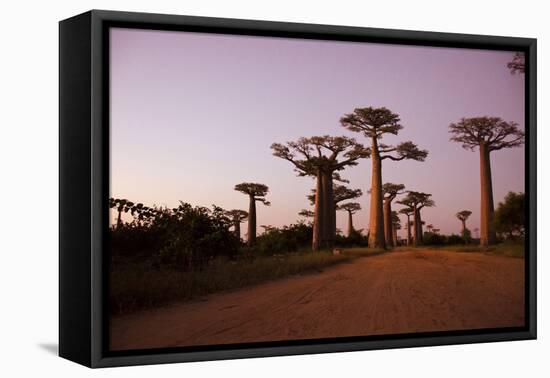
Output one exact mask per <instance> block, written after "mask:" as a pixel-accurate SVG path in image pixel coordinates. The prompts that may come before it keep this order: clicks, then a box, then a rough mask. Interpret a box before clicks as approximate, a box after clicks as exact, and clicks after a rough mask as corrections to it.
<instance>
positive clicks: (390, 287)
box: [111, 250, 524, 350]
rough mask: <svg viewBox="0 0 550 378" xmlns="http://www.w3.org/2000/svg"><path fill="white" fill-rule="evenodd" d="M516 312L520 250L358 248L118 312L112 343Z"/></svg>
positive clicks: (427, 322) (340, 332)
mask: <svg viewBox="0 0 550 378" xmlns="http://www.w3.org/2000/svg"><path fill="white" fill-rule="evenodd" d="M145 284H146V283H145ZM523 322H524V261H523V259H514V258H508V257H498V256H489V255H483V254H479V253H456V252H443V251H435V250H415V251H403V252H389V253H387V254H383V255H379V256H373V257H365V258H358V259H356V260H354V261H352V262H351V263H344V264H342V265H338V266H335V267H331V268H328V269H326V270H325V271H324V272H322V273H315V274H308V275H303V276H295V277H291V278H288V279H284V280H280V281H275V282H270V283H267V284H262V285H259V286H255V287H252V288H248V289H243V290H240V291H237V292H233V293H225V294H216V295H212V296H209V297H207V298H204V299H203V300H201V301H195V302H190V303H184V304H178V305H172V306H169V307H163V308H159V309H156V310H151V311H145V312H140V313H136V314H132V315H126V316H119V317H115V318H113V319H112V320H111V349H112V350H123V349H136V348H137V349H141V348H155V347H172V346H188V345H202V344H225V343H242V342H254V341H276V340H287V339H312V338H327V337H338V336H355V335H376V334H391V333H410V332H419V331H441V330H461V329H475V328H493V327H510V326H522V325H523Z"/></svg>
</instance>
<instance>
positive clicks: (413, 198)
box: [397, 191, 435, 247]
mask: <svg viewBox="0 0 550 378" xmlns="http://www.w3.org/2000/svg"><path fill="white" fill-rule="evenodd" d="M431 196H432V195H431V194H428V193H422V192H414V191H409V192H407V196H406V197H405V198H403V199H402V200H401V201H397V203H399V204H401V205H405V206H407V207H408V208H409V209H410V210H411V211H412V213H413V219H414V221H413V227H414V239H413V245H414V246H415V247H417V246H419V245H421V244H422V217H421V215H420V210H422V209H423V208H425V207H433V206H435V202H434V201H433V200H432V199H431V198H430V197H431Z"/></svg>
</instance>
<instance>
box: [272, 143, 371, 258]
mask: <svg viewBox="0 0 550 378" xmlns="http://www.w3.org/2000/svg"><path fill="white" fill-rule="evenodd" d="M271 149H272V150H273V155H274V156H277V157H279V158H281V159H284V160H287V161H289V162H291V163H292V164H293V165H294V168H295V171H296V172H297V173H298V176H311V177H315V178H316V188H315V190H316V192H315V206H314V218H313V240H312V243H311V244H312V249H313V250H314V251H316V250H318V249H319V248H321V246H323V247H328V248H330V247H332V245H333V243H334V239H335V238H336V226H335V221H336V219H335V217H334V216H333V214H335V204H334V183H333V180H334V178H333V176H334V173H336V172H338V171H341V170H343V169H344V168H345V167H347V166H353V165H357V160H359V159H361V158H368V157H370V150H369V149H367V148H365V147H363V145H361V144H359V143H357V142H356V140H355V139H353V138H348V137H345V136H338V137H333V136H329V135H324V136H314V137H310V138H304V137H302V138H299V139H298V140H297V141H295V142H287V143H286V144H281V143H273V144H272V145H271Z"/></svg>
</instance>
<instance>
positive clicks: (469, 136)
mask: <svg viewBox="0 0 550 378" xmlns="http://www.w3.org/2000/svg"><path fill="white" fill-rule="evenodd" d="M449 132H450V133H451V138H450V140H451V141H453V142H458V143H462V147H463V148H465V149H470V150H474V149H475V148H476V147H478V146H480V145H481V144H484V145H485V146H487V148H488V150H489V151H497V150H501V149H503V148H511V147H518V146H521V145H522V144H523V143H524V141H525V133H524V132H523V131H522V130H520V129H519V128H518V124H517V123H515V122H505V121H503V120H502V119H501V118H499V117H474V118H462V119H461V120H460V121H459V122H457V123H451V124H450V125H449Z"/></svg>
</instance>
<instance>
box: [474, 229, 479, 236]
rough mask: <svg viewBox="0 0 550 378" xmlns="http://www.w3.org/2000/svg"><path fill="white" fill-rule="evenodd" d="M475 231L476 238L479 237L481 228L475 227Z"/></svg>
mask: <svg viewBox="0 0 550 378" xmlns="http://www.w3.org/2000/svg"><path fill="white" fill-rule="evenodd" d="M474 233H475V234H476V239H479V228H477V227H476V228H474Z"/></svg>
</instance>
